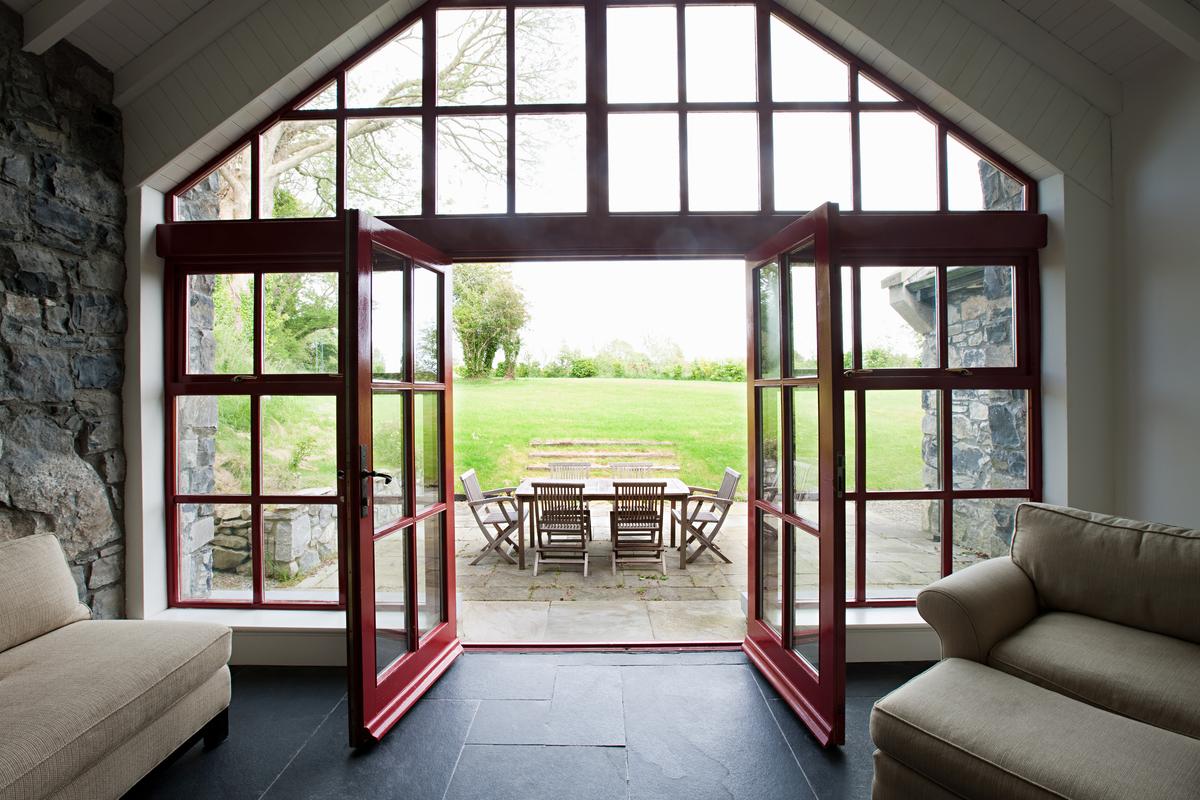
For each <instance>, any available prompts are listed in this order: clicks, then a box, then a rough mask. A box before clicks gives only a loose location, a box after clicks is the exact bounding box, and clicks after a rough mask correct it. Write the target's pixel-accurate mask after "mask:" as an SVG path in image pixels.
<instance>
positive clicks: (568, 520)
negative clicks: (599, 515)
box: [533, 481, 592, 578]
mask: <svg viewBox="0 0 1200 800" xmlns="http://www.w3.org/2000/svg"><path fill="white" fill-rule="evenodd" d="M583 486H584V484H583V482H582V481H577V482H572V483H534V484H533V526H534V529H535V531H536V537H537V544H536V546H535V547H534V555H533V574H534V576H535V577H536V576H537V574H538V569H539V568H540V567H541V565H542V564H581V565H582V566H583V577H585V578H586V577H587V574H588V549H587V548H588V540H589V539H591V538H592V517H591V514H590V513H589V512H588V507H587V504H586V503H585V502H584V501H583Z"/></svg>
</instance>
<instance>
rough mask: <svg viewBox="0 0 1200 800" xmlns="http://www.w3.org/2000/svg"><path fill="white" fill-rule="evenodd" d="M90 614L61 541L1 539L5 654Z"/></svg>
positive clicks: (0, 626) (1, 647)
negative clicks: (11, 648) (6, 651)
mask: <svg viewBox="0 0 1200 800" xmlns="http://www.w3.org/2000/svg"><path fill="white" fill-rule="evenodd" d="M89 616H90V614H89V612H88V609H87V606H85V605H84V604H83V603H81V602H79V590H78V589H77V588H76V587H75V579H74V578H72V577H71V570H70V568H69V567H68V566H67V560H66V558H65V557H64V556H63V551H62V545H60V544H59V543H58V539H56V538H54V537H53V536H52V535H50V534H48V533H43V534H39V535H37V536H26V537H24V538H22V539H14V540H12V541H10V542H0V653H3V652H4V651H5V650H7V649H9V648H10V647H15V646H17V645H19V644H21V643H22V642H27V641H29V640H30V639H32V638H34V637H35V636H41V635H42V634H43V633H49V632H50V631H52V630H55V629H56V628H61V627H62V626H64V625H70V624H71V623H72V622H78V621H79V620H82V619H87V618H88V617H89Z"/></svg>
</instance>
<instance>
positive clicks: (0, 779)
mask: <svg viewBox="0 0 1200 800" xmlns="http://www.w3.org/2000/svg"><path fill="white" fill-rule="evenodd" d="M230 642H231V634H230V631H229V629H228V628H226V627H225V626H223V625H212V624H207V623H177V622H153V621H141V620H92V619H91V614H90V612H89V611H88V609H87V607H86V606H84V605H83V604H82V603H80V602H79V600H78V596H77V594H76V588H75V581H74V579H73V578H72V577H71V573H70V570H69V569H68V567H67V564H66V561H65V560H64V557H63V552H62V548H61V546H60V545H59V543H58V540H57V539H55V538H54V537H53V536H51V535H48V534H46V535H39V536H30V537H26V538H23V539H17V540H15V541H11V542H4V543H0V800H40V798H55V800H69V799H72V798H79V800H96V799H97V798H116V797H120V796H121V795H122V794H123V793H124V792H125V791H127V790H128V789H129V788H130V787H132V786H133V785H134V784H135V783H137V782H138V780H140V779H141V778H142V776H144V775H145V774H146V773H148V772H149V771H150V770H151V769H153V768H154V767H155V766H156V765H157V764H158V763H159V762H161V761H162V760H163V759H165V758H166V757H167V756H169V755H171V754H172V753H173V752H174V751H175V750H177V749H178V748H180V747H181V746H182V745H184V744H186V743H189V742H194V741H195V740H196V739H198V738H203V739H204V742H205V745H206V746H207V747H211V746H214V745H216V744H218V743H219V742H220V741H222V740H223V739H224V738H225V735H226V733H227V730H228V717H227V714H228V708H229V667H228V666H226V664H227V662H228V661H229V655H230Z"/></svg>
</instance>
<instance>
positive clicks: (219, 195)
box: [175, 145, 250, 222]
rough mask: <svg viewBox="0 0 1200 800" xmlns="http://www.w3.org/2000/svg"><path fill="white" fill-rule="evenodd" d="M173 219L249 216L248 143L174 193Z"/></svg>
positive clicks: (189, 220) (247, 217)
mask: <svg viewBox="0 0 1200 800" xmlns="http://www.w3.org/2000/svg"><path fill="white" fill-rule="evenodd" d="M175 219H176V220H178V221H180V222H192V221H196V220H211V219H250V145H246V146H245V147H243V148H242V149H241V150H239V151H237V152H236V153H234V154H233V155H232V156H230V157H229V159H228V160H226V161H225V163H223V164H222V165H221V166H219V167H217V168H216V169H214V170H213V171H212V172H210V173H209V174H208V175H207V176H205V177H203V178H201V179H200V180H199V181H197V182H196V184H195V185H194V186H193V187H192V188H190V189H188V190H187V191H186V192H183V193H182V194H180V195H177V196H176V197H175Z"/></svg>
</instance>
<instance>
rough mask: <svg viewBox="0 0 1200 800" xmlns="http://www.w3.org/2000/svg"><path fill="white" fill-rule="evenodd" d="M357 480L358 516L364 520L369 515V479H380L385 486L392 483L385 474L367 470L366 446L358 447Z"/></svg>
mask: <svg viewBox="0 0 1200 800" xmlns="http://www.w3.org/2000/svg"><path fill="white" fill-rule="evenodd" d="M358 478H359V482H360V485H359V489H358V516H359V517H362V518H364V519H365V518H366V516H367V514H368V513H370V502H369V501H368V499H367V498H368V496H369V495H370V493H371V479H372V478H382V479H383V482H384V484H385V485H386V484H389V483H391V482H392V476H391V475H389V474H387V473H386V472H376V471H375V470H373V469H368V468H367V446H366V445H365V444H360V445H359V446H358Z"/></svg>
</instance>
